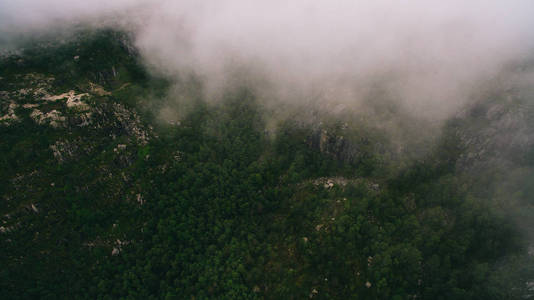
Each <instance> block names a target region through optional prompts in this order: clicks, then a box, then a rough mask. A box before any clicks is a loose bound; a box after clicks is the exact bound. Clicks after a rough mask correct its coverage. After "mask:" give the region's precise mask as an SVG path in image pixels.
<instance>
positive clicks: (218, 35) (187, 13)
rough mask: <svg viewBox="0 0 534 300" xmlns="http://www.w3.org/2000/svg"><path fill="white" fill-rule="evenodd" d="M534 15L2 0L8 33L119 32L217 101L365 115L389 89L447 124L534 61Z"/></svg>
mask: <svg viewBox="0 0 534 300" xmlns="http://www.w3.org/2000/svg"><path fill="white" fill-rule="evenodd" d="M532 12H534V2H532V1H527V0H524V1H519V0H518V1H487V0H486V1H469V2H466V1H422V0H415V1H387V0H378V1H354V0H339V1H319V0H317V1H311V0H294V1H279V0H270V1H245V0H227V1H224V0H223V1H215V0H212V1H207V0H206V1H201V0H184V1H150V2H149V1H134V0H130V1H128V0H120V1H117V0H113V1H103V0H96V1H72V0H71V1H62V0H51V1H37V0H22V1H21V0H18V1H7V0H3V1H1V2H0V28H1V29H0V35H1V36H2V37H3V39H4V40H10V39H11V40H12V39H14V37H15V38H16V37H17V36H19V35H20V34H27V33H32V32H46V31H47V30H51V29H53V28H55V27H57V26H59V25H62V24H63V25H64V24H74V23H85V24H89V25H92V26H100V25H102V24H107V25H109V24H113V26H117V27H120V28H121V29H124V30H128V31H130V32H132V33H133V36H134V38H135V45H136V46H137V47H138V48H139V50H140V53H141V54H142V57H143V59H144V62H145V63H146V64H147V65H148V66H149V68H150V69H151V70H152V71H153V72H155V73H158V74H163V75H165V76H168V77H169V78H180V77H183V76H187V74H195V75H196V76H198V77H199V78H202V79H203V80H204V82H205V86H206V92H207V95H208V98H210V99H216V98H217V97H218V95H219V93H220V91H221V90H222V89H224V87H227V86H228V85H234V84H236V83H240V84H241V83H243V82H244V84H249V85H255V88H256V89H257V92H258V93H259V94H260V97H262V98H263V99H268V100H266V101H270V102H271V103H277V104H276V105H281V104H284V103H286V104H291V103H297V104H310V103H312V102H313V103H314V104H315V105H318V107H324V108H326V109H329V108H332V107H338V108H339V107H341V108H340V109H341V110H343V109H349V110H355V111H358V110H365V109H366V104H368V103H372V101H374V99H369V98H372V97H375V96H376V95H377V90H379V94H380V95H381V97H386V98H388V100H389V101H394V102H395V103H397V104H399V105H400V106H401V107H402V108H403V109H404V110H405V111H407V112H409V113H411V114H413V115H415V116H418V117H422V118H426V119H430V120H441V119H444V118H446V117H448V116H450V115H451V114H453V113H455V112H456V111H457V110H458V109H459V108H460V107H461V106H462V105H464V104H465V103H466V102H467V101H469V99H470V98H471V97H472V94H473V92H474V91H476V90H477V89H479V88H480V86H481V85H482V84H483V83H484V82H486V81H488V80H491V79H492V78H494V77H495V76H497V75H498V74H499V73H500V72H502V70H503V68H504V67H506V66H507V65H508V64H512V63H517V62H521V61H522V60H524V59H528V57H529V55H531V54H532V53H534V52H533V51H532V50H533V48H534V47H533V46H534V45H533V42H534V18H533V17H532V14H533V13H532ZM310 105H311V104H310ZM339 105H341V106H339ZM338 110H339V109H338Z"/></svg>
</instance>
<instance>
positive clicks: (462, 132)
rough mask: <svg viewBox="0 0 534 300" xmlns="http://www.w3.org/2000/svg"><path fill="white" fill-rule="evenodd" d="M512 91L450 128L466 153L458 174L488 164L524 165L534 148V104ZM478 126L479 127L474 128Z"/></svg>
mask: <svg viewBox="0 0 534 300" xmlns="http://www.w3.org/2000/svg"><path fill="white" fill-rule="evenodd" d="M531 102H532V101H529V100H528V97H527V96H525V95H519V94H514V93H513V92H511V91H509V92H508V94H507V95H504V96H502V97H500V98H499V99H490V100H489V101H482V102H479V103H477V104H475V105H474V106H473V107H471V108H470V109H469V110H467V111H465V112H463V113H462V114H460V115H459V116H458V117H457V119H456V120H455V122H454V123H453V125H452V126H451V127H452V128H453V131H454V135H456V136H457V137H458V139H459V140H460V143H461V145H462V147H463V148H464V150H465V151H463V153H462V154H461V155H460V157H459V158H458V160H457V165H456V166H457V169H458V170H460V171H461V170H467V169H469V168H471V167H473V166H476V165H481V164H482V165H483V164H488V163H490V162H491V163H495V162H497V163H498V161H501V163H513V164H524V163H528V162H527V161H526V160H532V159H531V158H529V157H525V155H524V153H530V152H532V151H531V150H530V149H532V148H533V147H534V130H533V129H534V103H531ZM472 124H476V126H472Z"/></svg>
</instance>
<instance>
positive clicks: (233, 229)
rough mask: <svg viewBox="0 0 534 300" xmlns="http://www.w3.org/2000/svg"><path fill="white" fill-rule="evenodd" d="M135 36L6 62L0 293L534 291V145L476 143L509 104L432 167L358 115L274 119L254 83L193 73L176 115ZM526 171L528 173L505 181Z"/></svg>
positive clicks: (468, 127)
mask: <svg viewBox="0 0 534 300" xmlns="http://www.w3.org/2000/svg"><path fill="white" fill-rule="evenodd" d="M129 38H130V37H129V36H128V34H126V33H123V32H117V31H114V30H107V29H106V30H85V31H82V32H80V33H78V34H77V35H76V36H73V37H71V38H70V39H67V40H64V41H60V42H52V43H47V42H43V41H41V40H39V41H29V42H28V44H27V45H25V47H24V48H23V50H21V51H19V52H14V53H9V54H6V55H3V56H1V57H0V109H1V110H0V114H1V115H2V116H4V117H0V136H1V142H0V199H1V200H0V219H1V220H0V222H1V224H0V225H1V227H0V231H1V232H0V298H2V299H63V298H68V299H307V298H309V299H399V300H400V299H520V298H525V297H526V298H528V296H529V293H530V294H531V293H532V292H531V291H530V290H529V289H530V288H531V285H530V284H529V280H532V278H533V276H534V274H532V273H533V271H534V268H532V266H534V265H533V262H532V257H531V256H530V255H529V253H528V251H529V249H528V248H529V243H528V238H527V236H528V232H525V230H523V229H522V227H521V226H520V225H519V224H520V222H518V221H517V220H518V218H519V217H518V218H516V216H517V215H518V214H520V213H522V214H523V215H522V216H521V218H523V219H524V220H529V219H530V216H531V215H530V214H529V212H530V211H529V210H528V207H530V205H531V204H532V203H530V202H529V201H532V200H530V199H531V195H532V185H530V184H528V182H529V178H530V179H532V178H534V177H532V176H534V175H533V174H534V172H532V168H534V155H533V153H534V151H533V149H534V148H532V146H528V147H526V148H525V147H523V148H517V149H516V148H507V150H506V151H507V152H498V151H494V152H495V153H493V154H492V155H493V156H491V157H492V159H493V158H495V157H500V156H499V155H501V156H505V155H506V156H507V157H514V158H516V159H517V161H514V162H513V165H504V167H503V169H500V167H499V168H498V167H495V166H496V165H495V164H482V163H480V164H477V161H476V160H468V158H469V159H470V157H471V156H469V151H470V150H471V149H472V147H474V146H473V143H469V144H466V143H465V141H466V136H469V135H471V136H480V132H481V131H480V130H482V129H481V128H484V126H485V125H484V124H485V123H484V122H486V123H490V122H491V121H492V119H488V117H487V114H486V112H487V111H488V110H489V109H490V108H491V107H492V106H491V105H493V104H492V103H501V102H500V101H502V100H501V98H503V97H504V96H500V95H496V96H495V97H492V98H491V100H492V101H493V102H480V103H479V104H477V105H474V106H473V107H471V108H469V112H468V113H467V114H466V115H465V116H463V117H455V118H451V119H450V120H448V121H447V122H446V123H445V124H444V126H443V128H442V130H441V131H440V135H439V136H438V137H436V138H435V140H436V142H435V143H432V145H429V146H428V149H427V151H425V154H424V156H423V157H418V158H417V159H411V158H409V155H408V154H407V155H401V154H398V153H397V152H395V150H393V147H390V145H391V141H390V140H389V138H390V137H389V136H388V134H387V132H385V131H383V130H382V129H380V128H377V127H376V126H373V124H363V125H362V124H361V122H351V121H350V120H351V119H347V120H348V122H345V120H340V119H336V118H332V117H331V116H328V115H324V116H323V115H321V116H320V117H318V118H319V119H320V120H321V122H320V124H319V123H310V122H303V121H300V118H299V116H298V114H296V115H295V116H294V117H291V118H287V119H281V120H279V121H278V122H277V123H276V126H274V128H273V127H272V126H267V121H270V120H267V118H268V113H266V110H267V108H266V107H265V106H264V105H263V104H262V102H261V101H260V100H259V99H258V97H257V95H256V93H255V90H254V88H253V87H250V86H246V85H243V86H233V87H231V88H227V89H226V90H225V91H224V93H223V97H222V100H221V101H218V102H215V103H214V102H211V101H209V99H206V98H205V95H204V94H203V93H202V92H201V91H202V89H203V83H202V81H201V80H200V79H196V78H183V79H182V83H181V84H182V85H183V86H185V87H187V88H186V89H184V90H186V91H185V92H183V93H184V94H186V96H187V97H188V99H190V100H189V101H190V102H189V103H188V105H189V107H188V112H187V114H185V115H183V117H182V118H181V119H180V120H179V121H176V122H166V121H162V120H161V117H160V115H159V114H158V111H159V110H160V109H161V108H162V107H165V106H166V105H167V102H168V101H169V98H172V97H173V96H172V94H171V93H169V90H170V88H171V86H172V84H174V83H172V82H170V81H169V80H168V79H167V78H165V77H163V76H158V75H155V74H152V73H151V72H150V71H149V70H147V68H146V66H145V65H144V64H143V62H142V60H141V59H140V58H139V54H138V53H137V52H136V50H135V49H133V48H132V47H129ZM69 91H73V92H72V93H71V94H70V95H66V96H62V97H63V98H61V97H55V98H54V97H53V96H51V95H59V94H63V93H68V92H69ZM73 95H79V96H78V97H75V96H73ZM43 99H44V100H43ZM518 105H519V104H518ZM521 107H526V108H525V109H526V112H527V113H525V114H524V116H526V117H525V118H527V120H531V119H529V118H532V116H534V113H533V112H534V109H533V108H532V107H530V106H528V105H527V106H521ZM506 109H507V110H506V112H503V114H504V113H509V112H510V111H513V109H514V108H513V107H512V108H506ZM527 123H528V122H527ZM528 128H529V129H533V128H532V123H530V127H528ZM488 139H489V138H488ZM470 147H471V148H470ZM529 147H530V148H529ZM494 149H497V148H494ZM497 152H498V153H497ZM499 166H501V165H499ZM503 170H504V171H503ZM512 171H513V172H515V173H514V174H515V176H516V177H514V178H522V180H524V181H523V182H524V184H517V185H513V184H512V183H511V182H508V183H507V185H503V184H501V183H502V182H505V181H506V180H505V179H507V178H508V179H510V178H512V177H510V176H511V175H510V174H511V172H512ZM510 181H511V180H510ZM514 182H515V181H514ZM512 194H513V195H512ZM510 195H511V196H510ZM509 197H513V199H515V200H514V201H513V203H514V204H513V206H512V205H511V204H507V203H508V202H506V199H509ZM503 203H504V204H503ZM511 216H514V217H511Z"/></svg>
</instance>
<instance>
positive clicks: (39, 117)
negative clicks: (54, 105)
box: [30, 109, 66, 128]
mask: <svg viewBox="0 0 534 300" xmlns="http://www.w3.org/2000/svg"><path fill="white" fill-rule="evenodd" d="M30 117H31V118H32V119H33V120H34V121H35V122H36V123H37V124H39V125H45V124H49V125H50V126H52V127H55V128H58V127H61V126H63V125H64V122H65V120H66V118H65V117H64V116H63V115H62V114H61V112H59V111H57V110H55V109H54V110H51V111H49V112H47V113H43V112H41V111H40V110H38V109H34V110H33V111H32V113H31V114H30Z"/></svg>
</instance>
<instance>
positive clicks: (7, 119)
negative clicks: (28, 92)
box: [0, 102, 19, 124]
mask: <svg viewBox="0 0 534 300" xmlns="http://www.w3.org/2000/svg"><path fill="white" fill-rule="evenodd" d="M17 107H18V105H17V104H16V103H14V102H11V103H9V106H8V108H7V114H6V115H3V116H0V124H9V123H12V122H15V121H18V120H19V117H17V115H15V109H16V108H17Z"/></svg>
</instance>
